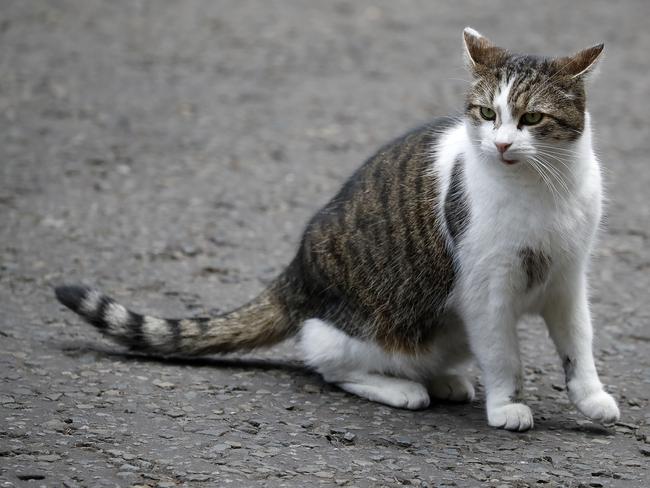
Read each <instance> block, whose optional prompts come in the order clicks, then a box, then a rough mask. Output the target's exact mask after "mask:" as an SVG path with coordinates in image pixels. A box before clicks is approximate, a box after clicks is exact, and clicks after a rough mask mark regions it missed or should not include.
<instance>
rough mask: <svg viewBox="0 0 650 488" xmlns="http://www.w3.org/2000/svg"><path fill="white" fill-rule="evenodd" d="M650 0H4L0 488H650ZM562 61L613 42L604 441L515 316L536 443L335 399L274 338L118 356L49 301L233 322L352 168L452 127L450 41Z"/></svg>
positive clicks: (604, 258) (533, 325)
mask: <svg viewBox="0 0 650 488" xmlns="http://www.w3.org/2000/svg"><path fill="white" fill-rule="evenodd" d="M649 18H650V3H648V2H646V1H644V0H636V1H627V2H610V1H580V2H578V1H572V2H570V3H569V2H537V1H532V0H528V1H516V2H515V1H512V2H507V1H492V2H483V1H478V0H473V1H455V2H444V3H441V2H433V1H424V0H422V1H403V2H396V1H389V0H383V1H377V2H369V1H351V0H350V1H336V2H316V1H312V2H307V1H299V0H285V1H262V0H259V1H252V0H250V1H248V0H246V1H244V0H219V1H208V0H205V1H187V2H176V1H171V0H165V1H162V0H161V1H137V2H136V1H133V2H127V1H103V2H102V1H98V0H58V1H52V2H42V1H37V0H2V1H1V2H0V311H1V312H2V314H1V317H0V487H5V486H7V487H10V486H92V487H96V486H131V485H140V486H160V487H171V486H177V485H182V486H296V487H305V486H319V485H322V486H334V485H339V486H360V487H364V486H367V487H375V486H401V485H412V486H499V487H524V486H572V487H577V486H584V487H587V486H591V487H599V486H621V487H642V486H648V484H647V483H648V480H647V477H648V475H649V470H648V468H649V464H650V463H649V460H650V458H649V457H648V456H649V454H650V444H649V443H650V412H649V411H648V402H649V397H650V354H649V352H650V350H649V349H650V348H649V344H650V332H649V330H648V326H647V324H648V320H649V318H650V305H649V303H648V289H649V286H650V277H649V274H650V246H649V244H650V242H649V239H650V230H649V227H648V222H650V220H649V217H650V215H649V214H650V205H649V204H648V197H647V195H648V188H649V187H650V166H649V162H648V154H650V141H649V140H648V114H649V112H650V111H649V109H650V104H649V103H648V100H650V83H648V82H647V79H648V72H649V71H650V57H649V56H648V50H649V48H650V29H648V28H647V22H648V19H649ZM465 25H471V26H473V27H475V28H477V29H479V30H481V31H483V32H484V33H485V34H487V35H489V36H491V37H492V38H493V39H494V40H496V41H498V42H500V43H502V44H504V45H505V46H508V47H511V48H517V49H519V50H522V51H532V52H538V53H550V54H561V53H567V52H569V51H575V50H577V49H579V48H582V47H586V46H587V45H589V44H590V43H595V42H597V41H601V40H602V41H604V42H605V43H606V57H605V60H604V62H603V63H602V69H601V72H600V76H599V77H598V79H596V80H595V83H594V84H593V87H592V88H591V89H590V91H589V95H590V106H591V111H592V115H593V119H594V125H595V132H596V144H597V146H598V148H599V153H600V155H601V157H602V160H603V162H604V166H605V168H606V180H607V187H608V195H609V204H608V215H607V219H606V222H605V225H604V227H603V232H602V238H601V243H600V245H599V246H598V250H597V252H596V255H595V261H594V265H593V269H592V288H593V313H594V318H595V324H596V344H595V350H596V356H597V361H598V365H599V368H600V371H601V374H602V379H603V381H604V382H605V383H606V384H607V385H608V389H609V390H610V391H611V392H612V393H613V394H614V395H615V396H616V397H617V399H618V400H619V401H620V405H621V410H622V417H621V423H619V424H617V425H616V426H615V427H613V428H611V429H604V428H601V427H599V426H596V425H593V424H591V423H590V422H588V421H586V420H585V419H583V418H582V417H581V416H580V415H579V414H578V413H577V412H576V411H575V410H574V409H573V408H572V407H571V405H570V404H569V403H568V400H567V397H566V393H565V392H564V391H563V382H562V372H561V366H560V364H559V361H558V360H557V358H556V356H555V354H554V352H553V348H552V346H551V343H550V341H549V339H548V337H547V334H546V332H545V331H544V328H543V326H542V324H540V323H539V322H538V321H535V320H531V321H529V322H527V323H525V324H523V325H522V327H521V333H522V341H523V349H524V353H525V362H526V388H527V390H526V391H527V397H528V401H529V404H530V405H531V406H532V407H533V409H534V412H535V422H536V425H535V430H533V431H530V432H528V433H524V434H513V433H508V432H504V431H497V430H492V429H490V428H488V427H487V425H486V421H485V417H484V412H483V406H482V400H483V395H482V391H481V390H480V389H479V398H477V400H476V401H475V402H474V403H472V404H470V405H464V406H453V405H445V404H436V405H433V406H432V407H431V408H429V409H428V410H426V411H422V412H407V411H401V410H394V409H390V408H387V407H383V406H380V405H377V404H374V403H370V402H366V401H363V400H361V399H358V398H355V397H352V396H349V395H347V394H345V393H343V392H341V391H338V390H337V389H335V388H333V387H330V386H328V385H325V384H323V382H322V381H321V380H320V379H319V378H318V377H317V376H316V375H315V374H313V373H311V372H309V371H307V370H306V369H304V368H303V367H302V365H301V364H300V361H299V360H298V357H297V354H296V352H295V348H294V346H293V345H292V344H287V345H284V346H282V347H279V348H277V349H274V350H271V351H261V352H257V353H254V354H249V355H247V356H242V357H239V356H227V357H223V358H218V357H210V358H206V359H201V360H194V361H157V360H150V359H146V358H140V357H136V356H131V355H128V354H125V353H124V351H122V350H121V349H120V348H119V347H118V346H114V345H112V344H110V343H108V342H106V341H104V340H103V339H102V338H100V337H99V335H98V334H96V333H95V332H94V331H93V330H92V329H91V328H90V327H89V326H86V325H85V324H83V323H82V322H81V321H80V320H79V319H77V318H76V317H75V316H73V315H72V314H71V313H69V312H67V311H64V310H63V308H62V307H61V306H59V305H58V304H57V303H55V300H54V299H53V295H52V292H51V286H52V285H53V284H57V283H61V282H64V281H65V282H77V281H84V282H86V283H89V284H94V285H97V286H99V287H100V288H102V289H103V290H105V291H107V292H110V294H112V295H113V296H115V297H116V298H118V299H120V300H121V301H123V302H124V303H126V304H128V305H130V306H132V307H133V308H134V309H136V310H142V311H147V312H159V313H162V314H165V315H171V316H178V315H184V314H198V313H204V312H210V311H223V310H226V309H228V308H231V307H233V306H235V305H237V304H240V303H241V302H243V301H244V300H246V299H248V298H251V297H252V296H254V295H255V294H256V293H257V292H258V291H259V290H260V289H261V288H262V287H263V286H264V283H266V282H268V280H269V279H270V278H271V277H273V276H274V275H275V274H276V273H277V272H278V271H279V270H281V269H282V267H283V265H284V264H286V263H287V262H288V261H289V259H290V258H291V257H292V253H293V251H294V249H295V247H296V244H297V242H298V239H299V236H300V232H301V229H302V227H303V225H304V224H305V222H306V220H307V219H308V218H309V216H310V215H311V214H312V213H313V212H314V211H315V210H316V209H317V208H318V207H319V206H320V205H321V204H323V203H324V202H325V201H326V200H327V199H328V198H330V197H331V196H332V195H333V193H334V192H335V191H336V190H337V188H338V187H339V186H340V185H341V183H342V182H343V181H344V180H345V178H346V177H347V176H348V175H349V174H351V172H352V171H353V170H354V168H355V167H356V166H358V165H359V164H360V163H361V162H362V161H363V159H364V158H365V157H367V156H368V155H370V154H371V153H372V152H373V151H374V149H376V148H377V147H378V146H379V145H380V144H382V143H383V142H385V141H387V140H389V139H390V138H392V137H394V136H397V135H399V134H400V133H402V132H404V131H405V130H407V129H408V128H410V127H412V126H415V125H417V124H419V123H421V122H423V121H426V120H427V119H428V118H430V117H431V116H434V115H443V114H447V113H450V112H455V111H457V110H458V109H459V108H460V106H461V105H460V104H461V96H462V92H463V89H464V85H465V81H464V80H466V79H467V78H468V76H467V75H466V74H465V72H464V71H463V68H462V59H461V44H460V39H461V30H462V28H463V27H464V26H465Z"/></svg>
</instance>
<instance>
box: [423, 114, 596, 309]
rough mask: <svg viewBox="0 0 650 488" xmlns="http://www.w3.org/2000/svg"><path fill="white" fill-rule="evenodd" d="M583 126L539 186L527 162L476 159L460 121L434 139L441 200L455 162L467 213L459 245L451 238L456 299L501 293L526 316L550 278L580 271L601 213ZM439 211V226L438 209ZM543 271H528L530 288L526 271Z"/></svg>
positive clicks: (592, 163)
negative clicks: (456, 270) (568, 269)
mask: <svg viewBox="0 0 650 488" xmlns="http://www.w3.org/2000/svg"><path fill="white" fill-rule="evenodd" d="M588 123H589V121H588V118H587V130H586V131H585V133H584V135H583V136H582V137H581V139H580V140H578V141H576V143H574V148H573V149H572V151H573V152H572V153H571V154H572V157H570V158H566V157H564V158H563V161H562V163H561V164H560V163H559V162H558V164H557V165H555V167H554V168H553V169H552V170H551V172H549V173H548V174H546V181H545V179H544V178H542V177H540V176H539V175H538V174H537V173H536V172H535V171H533V169H532V168H531V167H527V166H525V165H526V164H527V163H526V162H520V163H518V164H516V165H506V164H504V163H502V162H500V161H497V160H486V159H485V158H484V157H481V156H479V153H478V152H477V151H476V150H475V149H474V147H473V145H472V144H471V140H470V136H469V134H468V131H467V128H466V126H465V124H463V123H460V124H459V125H458V126H456V127H455V128H453V129H451V130H450V131H449V132H447V134H445V135H444V136H443V137H442V138H441V139H440V143H439V145H438V147H437V148H436V149H435V151H434V156H435V158H436V163H435V171H436V173H437V175H438V181H439V182H440V184H441V193H440V194H441V196H442V201H443V202H444V201H445V198H446V196H447V193H448V192H449V191H450V186H451V174H452V171H453V168H454V165H456V164H462V165H463V190H464V198H465V200H466V205H467V208H468V214H469V219H468V220H469V221H468V224H467V226H466V228H465V230H464V233H463V236H462V239H460V240H458V241H457V242H455V243H453V242H452V240H451V239H450V245H451V246H453V247H454V253H455V255H456V259H457V262H458V264H459V271H460V276H459V279H458V285H459V287H460V288H459V289H458V290H457V293H455V300H462V301H466V300H470V299H472V296H476V294H480V295H483V294H484V291H485V288H488V289H491V288H493V289H494V290H499V293H501V294H504V293H505V294H506V295H508V296H504V297H501V298H502V299H503V300H504V301H506V300H509V301H514V302H515V303H516V304H517V307H516V308H518V309H519V310H518V312H520V313H522V312H533V311H536V310H535V309H537V308H538V307H539V304H540V302H541V301H542V300H541V299H542V298H543V295H544V290H545V288H546V286H547V285H548V284H549V283H550V282H551V281H552V278H553V276H554V275H555V274H557V273H561V272H562V270H563V269H566V267H568V266H569V267H576V266H577V267H584V266H586V264H587V258H588V255H589V252H590V249H591V246H592V242H593V240H594V236H595V233H596V229H597V227H598V222H599V219H600V214H601V179H600V170H599V166H598V162H597V160H596V158H595V156H594V153H593V150H592V148H591V136H590V132H589V128H588ZM563 154H568V153H566V152H565V153H563ZM440 212H441V216H440V218H441V219H442V220H443V221H444V220H445V216H444V205H441V207H440ZM531 260H532V261H531ZM540 260H541V261H540ZM542 265H543V268H544V269H535V270H532V271H533V272H543V275H540V276H535V280H533V282H532V283H531V276H530V273H531V269H530V266H537V268H539V267H540V266H542ZM479 288H480V289H481V290H479ZM495 293H496V291H495ZM491 295H493V294H491Z"/></svg>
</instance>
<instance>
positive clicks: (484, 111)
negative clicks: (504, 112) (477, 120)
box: [479, 107, 497, 120]
mask: <svg viewBox="0 0 650 488" xmlns="http://www.w3.org/2000/svg"><path fill="white" fill-rule="evenodd" d="M479 112H480V113H481V117H483V118H484V119H485V120H494V119H496V118H497V114H496V112H495V111H494V110H492V109H491V108H490V107H481V109H480V110H479Z"/></svg>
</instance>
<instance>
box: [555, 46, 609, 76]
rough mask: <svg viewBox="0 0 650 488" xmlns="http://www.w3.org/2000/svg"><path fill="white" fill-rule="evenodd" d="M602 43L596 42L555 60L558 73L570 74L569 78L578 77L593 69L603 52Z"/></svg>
mask: <svg viewBox="0 0 650 488" xmlns="http://www.w3.org/2000/svg"><path fill="white" fill-rule="evenodd" d="M604 47H605V45H604V44H597V45H595V46H592V47H588V48H587V49H583V50H582V51H580V52H579V53H576V54H574V55H573V56H566V57H564V58H559V59H557V60H556V61H555V65H556V66H557V69H558V73H562V74H564V75H567V76H570V77H571V78H580V77H583V76H585V75H587V74H589V73H592V72H593V71H594V68H595V67H596V64H598V60H599V59H600V58H601V55H602V53H603V48H604Z"/></svg>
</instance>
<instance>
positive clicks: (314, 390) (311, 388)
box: [302, 384, 320, 393]
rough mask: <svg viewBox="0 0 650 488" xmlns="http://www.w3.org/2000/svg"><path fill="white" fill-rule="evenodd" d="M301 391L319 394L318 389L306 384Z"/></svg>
mask: <svg viewBox="0 0 650 488" xmlns="http://www.w3.org/2000/svg"><path fill="white" fill-rule="evenodd" d="M302 390H303V391H305V392H307V393H320V388H319V387H318V386H316V385H311V384H307V385H304V386H303V387H302Z"/></svg>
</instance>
